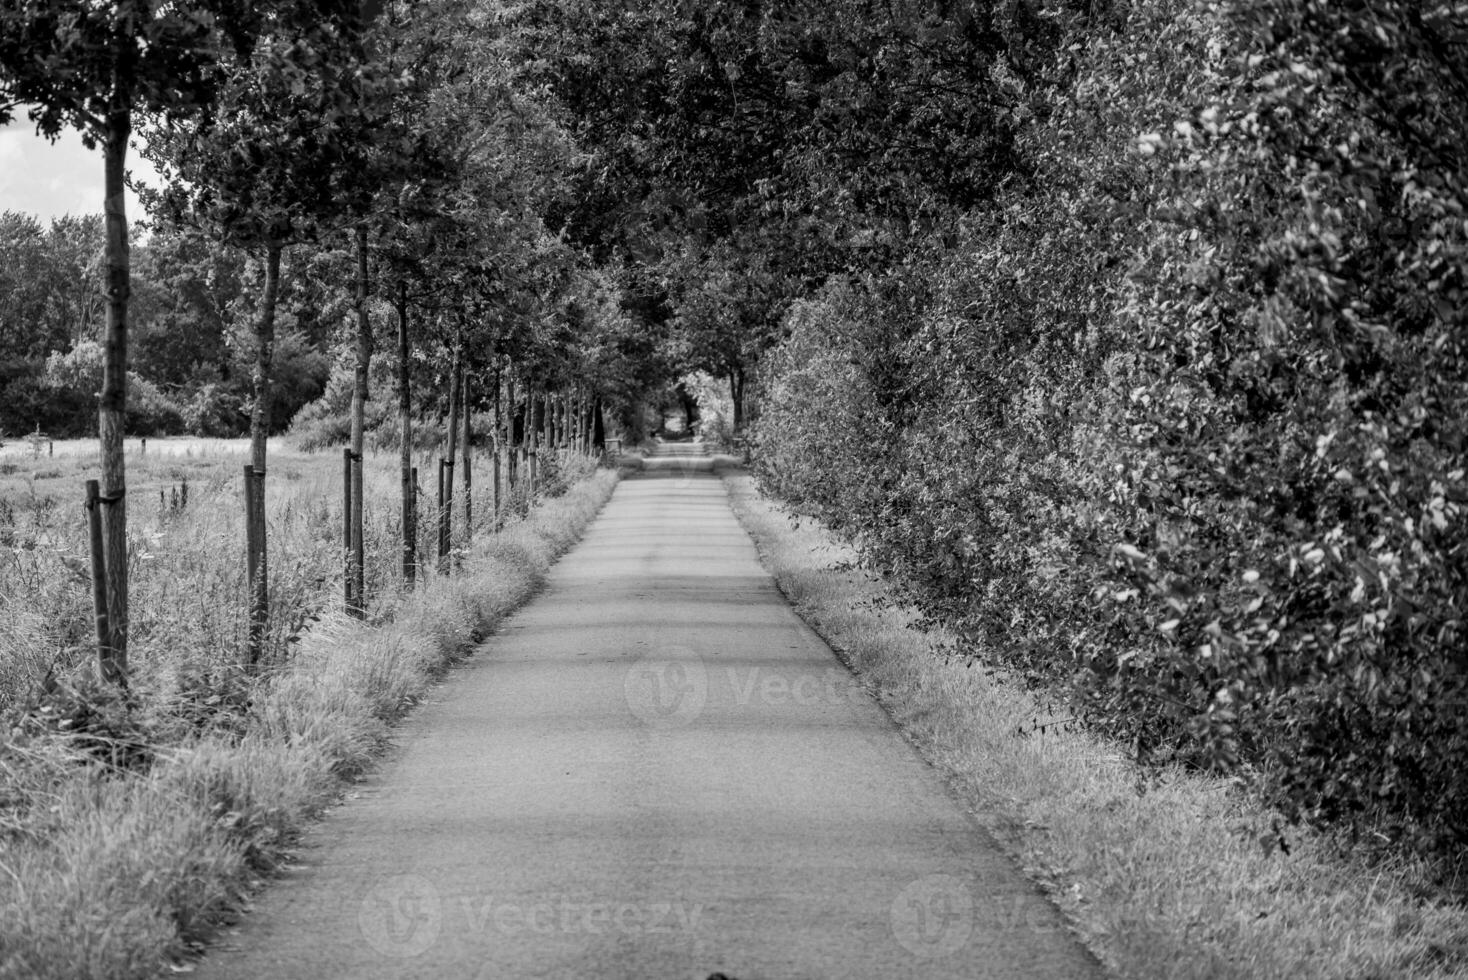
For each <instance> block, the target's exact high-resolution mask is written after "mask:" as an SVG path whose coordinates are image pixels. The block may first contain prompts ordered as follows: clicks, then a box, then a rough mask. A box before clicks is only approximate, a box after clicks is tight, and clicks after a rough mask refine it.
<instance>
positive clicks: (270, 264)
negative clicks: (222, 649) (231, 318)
mask: <svg viewBox="0 0 1468 980" xmlns="http://www.w3.org/2000/svg"><path fill="white" fill-rule="evenodd" d="M280 256H281V247H280V246H279V245H277V244H274V243H271V244H270V245H268V246H266V248H265V286H264V289H263V290H262V292H261V295H260V315H259V318H258V319H257V320H256V321H255V370H254V376H253V377H252V378H251V382H252V387H253V394H254V399H255V402H254V405H253V406H252V407H251V410H250V465H251V467H252V468H253V469H254V472H255V475H254V485H253V486H248V487H246V488H245V496H246V500H247V501H248V502H249V504H248V506H249V508H250V511H251V517H250V522H249V527H250V532H251V533H250V535H249V536H250V540H249V541H248V542H247V545H246V546H247V548H248V549H249V556H248V562H247V564H248V567H249V568H250V569H251V574H250V639H249V660H250V663H252V664H253V663H258V662H259V660H260V654H261V652H262V649H263V647H264V643H265V627H266V624H267V622H268V621H269V618H270V572H269V568H270V563H269V560H268V557H267V555H268V546H267V543H266V540H265V451H266V440H267V439H269V437H270V372H271V367H272V364H273V362H274V360H275V308H276V303H277V301H278V300H279V297H280Z"/></svg>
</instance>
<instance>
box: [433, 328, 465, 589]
mask: <svg viewBox="0 0 1468 980" xmlns="http://www.w3.org/2000/svg"><path fill="white" fill-rule="evenodd" d="M463 366H464V362H463V350H462V344H461V342H460V340H459V339H458V338H455V340H454V359H453V364H452V365H451V366H450V368H449V418H448V426H447V428H448V431H447V435H448V452H447V453H446V454H445V457H444V458H443V459H442V460H441V461H440V462H439V466H440V467H442V468H443V470H446V471H447V472H445V473H444V485H443V502H442V503H443V507H442V509H441V510H440V511H439V515H438V521H439V524H438V571H439V573H440V574H447V572H448V570H449V567H448V561H449V552H450V551H451V550H452V549H453V536H454V456H455V455H456V454H457V453H458V451H459V392H460V388H459V386H460V382H461V379H462V377H463Z"/></svg>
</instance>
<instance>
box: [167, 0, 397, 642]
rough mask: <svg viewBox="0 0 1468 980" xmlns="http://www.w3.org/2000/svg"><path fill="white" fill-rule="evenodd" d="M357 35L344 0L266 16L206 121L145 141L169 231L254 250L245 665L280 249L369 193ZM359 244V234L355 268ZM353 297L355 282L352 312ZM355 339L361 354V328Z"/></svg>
mask: <svg viewBox="0 0 1468 980" xmlns="http://www.w3.org/2000/svg"><path fill="white" fill-rule="evenodd" d="M362 26H363V25H362V20H361V14H360V10H359V5H358V4H357V3H356V2H353V0H344V2H341V3H337V4H329V5H326V6H324V7H323V6H321V5H319V4H313V5H310V6H302V7H299V8H296V9H290V10H280V11H277V15H276V16H275V17H274V18H273V19H272V21H271V22H270V24H269V26H268V29H267V30H266V31H264V32H263V33H262V34H261V35H260V37H259V38H258V39H257V43H256V44H255V45H254V47H253V48H252V49H251V51H250V52H249V53H248V56H247V57H240V58H238V59H230V60H227V61H225V62H223V63H222V66H221V67H222V69H223V77H224V82H223V84H222V85H221V86H220V87H219V89H218V92H217V96H216V100H215V102H214V104H213V105H211V106H210V107H209V110H208V111H207V112H203V113H199V114H197V115H196V116H194V117H192V118H190V119H187V120H184V121H182V122H181V123H167V122H165V124H164V125H162V126H160V127H155V128H153V129H151V130H150V131H149V133H148V152H149V155H150V157H152V158H153V159H154V160H155V161H156V162H157V163H158V164H159V165H160V167H161V168H163V169H164V171H165V172H166V173H167V175H168V177H169V178H170V180H169V184H168V186H167V187H166V189H165V190H164V191H163V192H162V193H161V194H159V195H157V203H158V204H159V206H160V208H161V209H162V210H163V211H165V213H167V214H169V215H170V216H171V217H172V218H173V219H174V220H175V221H177V222H179V223H185V224H188V225H192V226H195V227H201V228H205V229H208V230H209V231H210V232H211V233H212V234H213V235H214V236H215V237H217V238H218V239H219V240H221V241H223V242H225V243H227V244H229V245H232V246H235V247H239V248H244V249H249V250H252V251H255V252H256V253H257V254H259V255H260V257H261V260H262V262H263V264H264V270H265V275H264V282H263V286H262V291H261V295H260V299H259V303H258V306H257V309H258V317H257V320H256V323H255V336H254V346H255V364H254V370H253V382H254V385H253V387H254V393H253V400H252V408H251V413H250V447H251V448H250V455H251V463H252V467H253V476H252V478H251V481H249V485H247V487H246V497H247V500H248V504H247V509H248V512H249V514H250V520H249V522H248V523H249V525H250V529H249V535H248V536H249V538H250V541H249V545H248V555H249V569H250V588H251V596H252V600H251V617H250V649H249V659H250V661H251V662H252V663H253V662H255V661H256V660H258V659H259V657H260V653H261V645H262V642H263V637H264V634H265V630H266V627H267V624H268V615H269V599H268V597H269V582H268V560H267V554H268V551H267V543H266V540H265V475H266V458H265V457H266V439H267V438H268V436H269V434H270V405H271V384H270V382H271V371H272V362H273V358H274V354H275V344H276V335H275V321H276V307H277V302H278V298H279V293H280V270H281V257H282V253H283V252H284V251H285V250H286V249H287V248H288V247H290V246H292V245H295V244H299V243H301V242H305V241H311V240H313V239H316V238H318V237H321V236H322V235H323V234H324V233H329V232H330V231H331V230H332V225H333V222H334V221H341V220H343V219H347V220H350V219H351V218H353V217H355V214H354V209H353V208H352V205H353V204H354V203H357V202H360V201H361V200H363V199H364V198H368V197H370V195H371V193H372V191H373V190H374V189H375V187H374V186H373V184H372V181H373V172H372V162H373V160H374V154H373V152H372V149H371V141H370V138H369V136H368V134H369V133H370V132H372V131H373V130H374V128H375V126H376V124H377V123H378V122H379V117H377V116H374V115H372V112H373V111H374V109H377V108H379V107H380V105H381V101H382V100H381V94H382V92H383V90H384V89H386V88H388V87H390V84H391V83H390V81H389V80H388V79H386V78H385V77H383V76H382V74H381V73H380V72H378V71H376V70H375V69H374V68H373V67H372V66H370V65H369V64H368V63H367V60H366V55H365V52H364V50H363V47H362V44H361V31H362ZM364 185H365V186H364ZM359 206H360V205H359ZM364 235H365V229H362V228H361V227H360V226H359V228H358V235H357V241H358V250H359V256H360V260H361V261H363V262H365V254H363V253H364V252H365V246H364V245H363V244H362V236H364ZM364 291H365V285H363V284H361V282H360V280H359V286H358V306H359V310H360V311H361V315H363V316H365V309H364V304H365V292H364ZM363 336H365V337H366V338H367V340H366V341H365V342H366V343H368V344H369V345H370V332H364V334H363ZM369 350H370V348H369ZM357 448H358V451H359V452H360V447H357Z"/></svg>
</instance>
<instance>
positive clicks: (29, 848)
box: [0, 444, 616, 978]
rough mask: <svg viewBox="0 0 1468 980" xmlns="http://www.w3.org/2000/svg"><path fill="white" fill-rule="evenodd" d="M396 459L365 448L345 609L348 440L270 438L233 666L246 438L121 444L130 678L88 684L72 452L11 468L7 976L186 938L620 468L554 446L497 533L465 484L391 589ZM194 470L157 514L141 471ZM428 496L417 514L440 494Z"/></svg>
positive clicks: (2, 787) (501, 608)
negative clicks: (71, 508) (313, 442)
mask: <svg viewBox="0 0 1468 980" xmlns="http://www.w3.org/2000/svg"><path fill="white" fill-rule="evenodd" d="M149 448H150V451H151V450H152V449H153V446H152V445H151V444H150V447H149ZM159 455H160V456H161V455H162V454H159ZM394 462H395V460H390V459H389V458H388V457H383V458H382V459H380V460H376V461H374V460H369V465H368V478H367V499H368V516H367V523H368V526H369V529H370V530H369V533H368V540H369V545H368V554H369V583H371V584H373V585H374V586H375V592H374V600H373V604H372V608H371V611H370V614H369V617H368V619H367V621H365V622H359V621H356V620H352V619H349V618H347V617H345V616H343V615H342V614H341V613H340V612H339V611H337V607H338V603H337V601H336V598H335V597H336V596H337V595H338V594H339V586H340V568H339V567H338V566H339V565H340V551H339V545H338V542H339V540H340V530H339V527H340V503H339V499H340V489H339V483H338V482H336V481H334V480H333V473H334V466H336V465H339V463H340V461H339V458H338V459H337V460H335V461H334V462H333V461H332V459H331V457H325V456H321V457H318V456H310V455H305V454H290V453H286V452H280V453H277V454H276V455H275V457H274V461H273V463H272V467H271V473H272V480H271V490H272V493H271V507H270V528H271V534H272V561H271V565H272V574H273V578H274V581H273V583H272V601H273V606H274V610H275V612H274V614H273V615H274V622H273V626H272V631H271V636H272V646H271V655H270V657H269V659H268V660H267V662H266V663H265V664H264V665H263V667H262V669H259V670H256V671H250V672H247V671H244V670H242V669H241V668H240V666H239V664H240V653H241V650H242V643H243V639H244V630H245V619H244V615H243V609H244V599H245V592H244V586H245V583H244V581H243V572H242V570H241V569H240V567H239V566H241V565H243V560H242V557H241V555H240V552H241V550H242V545H241V544H240V542H241V541H242V537H243V531H242V521H241V517H240V514H239V511H240V508H239V507H238V506H236V505H235V501H236V498H237V497H238V494H237V492H236V490H235V485H234V484H235V483H236V482H237V481H238V477H234V476H233V474H235V473H236V471H237V470H239V469H240V468H241V467H242V465H243V458H242V457H240V458H231V457H224V458H219V457H214V456H211V457H209V458H207V459H205V458H196V459H194V460H191V461H187V462H186V464H184V465H183V466H182V469H173V468H170V467H172V466H175V465H177V464H176V462H165V461H162V460H159V461H157V462H154V461H153V460H141V459H140V460H137V461H134V463H133V469H132V474H133V477H132V488H133V489H131V490H130V492H129V493H130V497H131V498H132V499H133V501H134V504H133V508H132V511H131V513H130V517H132V518H133V527H134V528H135V536H134V541H133V543H134V548H135V551H134V553H133V554H132V555H131V558H130V560H131V561H132V562H133V570H134V574H135V579H134V588H133V602H134V604H135V605H134V608H135V613H134V620H133V627H134V634H133V635H134V646H133V653H132V659H133V664H134V668H135V675H134V684H133V691H132V693H131V694H130V695H128V696H123V695H120V694H118V693H117V692H115V691H112V690H110V689H107V688H104V687H102V686H100V685H98V684H97V683H96V682H95V681H93V680H92V678H91V672H90V670H89V669H88V668H87V665H86V663H85V661H86V658H87V654H86V649H85V647H86V642H85V640H86V631H85V626H86V624H87V619H86V617H87V614H88V610H89V605H88V603H89V601H90V600H89V598H88V596H87V593H86V587H85V582H84V581H83V580H82V577H81V576H80V575H78V574H76V573H74V572H73V571H72V568H73V565H74V561H75V559H76V557H77V554H78V553H79V551H80V534H79V529H77V530H73V529H71V528H70V525H71V524H77V525H80V521H78V520H76V515H75V514H73V515H72V516H71V517H70V518H64V517H63V510H64V505H63V504H61V503H59V502H58V501H59V497H60V494H59V492H56V490H55V488H54V487H53V486H51V485H48V484H49V483H50V482H51V481H55V482H56V483H58V484H60V485H62V486H65V485H68V484H69V483H71V482H74V480H75V479H77V478H79V476H80V473H79V469H80V464H77V465H76V466H73V467H65V466H62V465H60V464H57V465H55V467H54V468H55V469H56V470H57V471H58V472H56V473H55V474H51V473H49V472H48V473H47V474H46V475H41V474H38V473H35V472H34V471H33V472H32V473H28V474H17V473H10V474H8V475H7V476H8V478H9V481H10V482H9V483H7V484H3V485H0V494H3V496H0V499H3V500H4V501H6V503H7V504H8V505H9V506H10V507H11V509H12V512H11V514H10V515H9V516H10V520H9V523H8V524H6V525H4V527H7V528H8V529H9V533H10V534H12V535H13V536H14V543H12V544H7V545H6V546H5V549H4V551H3V554H4V555H5V560H6V562H7V564H6V565H5V567H4V569H3V571H0V589H3V590H4V591H3V592H0V594H3V595H4V597H5V600H4V605H3V606H0V630H3V631H4V632H3V634H0V636H3V637H4V640H5V642H6V644H7V645H6V646H5V647H4V648H3V651H4V652H0V671H3V672H5V677H6V679H7V680H8V681H13V682H16V683H18V684H19V685H20V688H19V690H17V689H15V688H11V687H10V686H9V685H8V684H7V687H6V690H7V691H9V692H10V694H9V699H10V704H9V710H8V712H7V718H8V719H9V721H10V724H7V725H6V726H5V727H6V729H7V733H6V734H0V978H11V977H14V978H22V977H25V978H49V977H56V978H61V977H67V978H78V977H97V978H128V977H144V976H151V975H154V974H155V973H156V972H157V971H158V970H159V969H160V968H161V967H162V965H163V964H164V963H165V962H167V961H168V960H169V959H170V958H174V957H178V956H180V955H182V954H183V953H184V952H185V950H186V949H187V947H188V944H189V943H190V942H191V941H193V940H195V939H196V938H197V937H198V936H200V935H201V934H202V933H203V932H205V931H206V930H207V928H208V926H209V924H210V923H211V922H212V921H213V920H214V918H215V917H216V916H217V915H218V914H219V913H220V912H221V910H223V909H227V908H228V907H229V905H230V904H231V903H232V901H233V900H235V899H236V898H237V897H238V896H239V895H240V894H241V891H242V889H245V888H247V887H248V886H249V883H250V881H251V879H252V878H253V877H255V876H258V875H259V874H261V873H264V872H266V871H268V870H269V869H270V868H271V866H272V864H273V862H274V861H275V860H276V858H277V856H278V855H279V853H280V848H281V846H282V844H283V843H284V842H285V841H286V840H288V839H289V837H290V835H291V834H292V833H293V832H294V831H295V830H296V828H298V827H299V826H300V824H301V822H302V821H303V820H304V819H306V818H307V817H309V815H310V814H311V813H312V812H313V811H314V810H315V809H316V808H318V807H319V806H320V805H321V804H322V803H323V802H324V801H326V800H327V799H329V798H330V797H331V796H332V795H333V794H334V792H335V788H336V786H337V785H338V782H339V780H340V779H342V778H343V777H346V776H349V775H352V774H354V773H357V772H359V771H361V770H362V769H363V768H364V767H365V766H367V765H369V764H370V760H371V758H372V756H373V753H374V752H375V751H376V749H377V748H378V746H379V745H380V743H381V740H382V737H383V734H384V732H385V730H386V727H387V726H388V725H389V724H390V722H391V721H392V720H393V719H394V718H396V717H397V716H398V715H399V714H400V713H401V712H402V711H404V710H405V709H406V708H407V707H408V706H410V705H411V704H412V703H414V701H415V700H416V699H417V698H418V697H419V696H420V695H421V693H422V691H423V690H424V688H425V687H426V685H427V683H428V682H429V680H430V679H431V678H432V677H433V676H434V674H435V673H436V672H437V671H439V670H441V669H442V667H443V666H444V665H445V664H446V663H448V662H449V661H450V660H451V659H452V658H453V657H455V656H457V655H459V654H460V653H462V652H463V651H465V650H466V649H468V648H469V647H470V646H471V645H472V644H473V643H474V642H476V641H477V640H478V639H479V638H480V637H481V636H482V635H483V634H484V632H485V631H486V630H487V629H488V628H489V626H490V625H492V624H493V622H494V621H496V620H497V619H498V618H499V617H501V616H503V615H504V614H505V613H506V612H508V611H509V610H511V609H513V608H514V607H515V606H516V605H518V604H519V603H520V602H522V601H524V599H525V598H526V597H528V596H529V595H530V593H531V592H532V590H533V588H534V587H535V585H536V584H537V583H538V582H539V580H540V579H541V577H542V576H543V575H544V573H545V572H546V570H547V569H548V568H549V566H550V564H551V562H553V561H554V560H555V558H556V557H557V556H558V555H559V554H561V553H562V552H563V551H564V550H565V549H566V548H567V547H569V545H570V544H571V543H572V542H573V541H574V540H575V539H576V537H577V536H578V535H579V534H580V532H581V530H582V529H583V528H584V527H585V525H586V524H587V523H588V522H589V521H590V520H591V519H592V517H593V516H594V515H595V513H596V512H597V510H598V509H599V508H600V506H601V504H602V503H603V502H604V501H605V500H606V498H607V497H608V496H609V495H610V493H611V490H612V487H613V486H614V485H615V482H616V475H615V474H614V473H610V472H606V471H600V472H595V473H592V472H591V470H592V467H591V466H590V464H589V463H587V462H585V461H583V460H580V459H575V460H567V461H566V462H565V465H564V466H563V467H562V475H563V477H565V476H569V477H570V478H571V482H570V487H569V490H567V491H566V492H565V493H564V494H563V495H562V496H557V497H552V498H549V499H544V500H541V501H539V502H537V503H536V504H535V505H534V507H533V508H530V509H529V510H528V513H527V515H526V516H523V517H521V516H514V517H512V518H510V519H509V520H508V521H507V523H506V524H505V526H504V527H503V528H502V529H501V530H500V531H499V532H498V533H490V530H491V528H490V525H492V523H493V514H492V508H491V507H490V506H489V502H488V500H487V499H486V500H483V501H478V502H476V510H477V511H479V512H480V513H481V514H482V515H483V516H482V517H481V516H480V515H479V514H476V522H482V525H483V533H480V534H478V535H477V536H476V539H475V540H474V542H473V543H472V544H465V543H463V542H462V541H461V542H460V543H459V545H458V547H457V549H456V553H455V562H454V565H455V569H454V572H453V574H451V575H438V574H436V573H435V572H434V571H433V570H432V568H431V567H425V569H424V570H423V574H422V579H421V581H420V585H419V588H418V589H416V590H415V591H413V592H411V593H405V592H403V591H401V590H400V589H398V588H397V587H396V581H397V580H396V574H397V572H396V568H397V563H398V561H399V553H398V551H397V540H398V539H397V533H396V532H397V526H396V523H395V522H396V520H397V518H396V512H397V503H396V499H397V488H398V482H397V475H396V471H395V469H394V468H393V463H394ZM47 465H48V467H50V466H51V465H52V464H47ZM185 475H187V476H188V479H189V481H190V485H191V490H190V495H189V503H188V506H187V507H186V508H183V509H182V510H181V511H170V510H169V508H168V506H167V505H168V504H169V503H170V502H171V499H172V498H171V496H170V495H169V493H168V492H167V491H165V494H164V501H165V507H164V509H163V512H162V513H160V514H159V515H157V518H156V519H155V520H149V519H148V518H147V517H146V516H145V512H143V508H141V507H139V505H138V503H137V501H138V500H139V499H140V498H141V499H146V498H145V497H143V495H142V494H141V493H139V492H138V490H137V488H138V487H140V486H145V485H147V483H148V481H149V480H150V479H153V480H157V481H160V485H161V483H162V482H166V481H167V480H170V479H180V480H181V479H182V478H183V476H185ZM17 476H19V480H20V482H19V484H17V481H16V478H17ZM578 477H579V479H578ZM484 482H485V483H486V484H487V483H488V482H489V481H488V480H487V479H486V480H485V481H484ZM47 498H50V501H49V502H48V499H47ZM77 510H78V511H80V508H79V507H78V508H77ZM422 511H423V513H422V517H423V519H424V523H425V530H426V528H427V527H430V526H432V521H433V519H434V518H435V516H436V515H435V514H434V513H432V508H430V507H427V506H424V507H423V508H422ZM0 516H3V515H0ZM421 540H423V541H424V542H430V541H432V540H434V539H433V538H432V537H431V536H429V535H427V534H424V535H423V536H422V537H421ZM12 590H14V591H12ZM22 590H23V591H22ZM48 672H49V674H50V679H49V680H46V675H47V673H48Z"/></svg>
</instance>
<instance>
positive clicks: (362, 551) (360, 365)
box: [347, 225, 372, 619]
mask: <svg viewBox="0 0 1468 980" xmlns="http://www.w3.org/2000/svg"><path fill="white" fill-rule="evenodd" d="M367 285H368V283H367V226H366V225H358V226H357V297H356V299H357V304H356V305H357V364H356V374H355V377H354V378H353V384H352V514H351V522H352V547H351V559H350V561H349V571H350V574H351V577H352V601H353V607H352V608H351V609H348V610H347V612H348V613H350V614H351V615H353V616H356V617H357V618H358V619H362V618H363V617H365V616H366V615H367V596H366V585H367V575H366V547H365V542H364V541H363V537H362V530H363V528H362V520H363V507H362V488H363V479H362V450H363V447H364V446H365V445H366V426H367V399H368V397H369V392H368V390H367V380H368V376H369V371H370V370H371V368H372V320H371V318H370V317H369V315H368V312H367Z"/></svg>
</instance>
